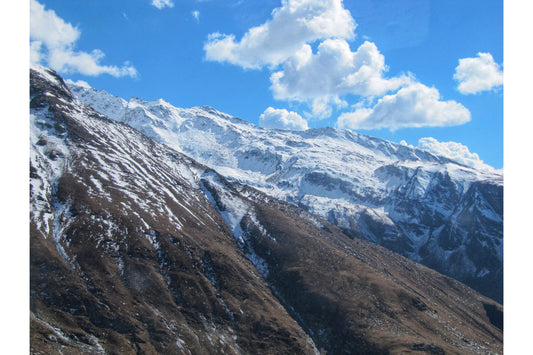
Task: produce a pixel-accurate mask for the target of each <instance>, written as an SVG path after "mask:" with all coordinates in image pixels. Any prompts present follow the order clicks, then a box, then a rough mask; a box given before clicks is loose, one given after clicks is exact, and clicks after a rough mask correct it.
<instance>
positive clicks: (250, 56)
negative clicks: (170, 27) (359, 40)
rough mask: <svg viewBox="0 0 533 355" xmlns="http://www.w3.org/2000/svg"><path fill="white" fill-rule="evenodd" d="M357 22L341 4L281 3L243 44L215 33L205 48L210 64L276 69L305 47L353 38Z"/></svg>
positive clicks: (314, 0) (331, 0) (335, 0)
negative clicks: (335, 39) (276, 66)
mask: <svg viewBox="0 0 533 355" xmlns="http://www.w3.org/2000/svg"><path fill="white" fill-rule="evenodd" d="M355 26H356V24H355V21H354V19H353V18H352V16H351V15H350V12H349V11H348V10H346V9H345V8H344V7H343V4H342V0H282V4H281V7H279V8H276V9H274V11H272V17H271V19H270V20H268V21H267V22H265V23H264V24H262V25H260V26H256V27H253V28H251V29H249V30H248V31H247V32H246V33H245V34H244V36H243V37H242V38H241V39H240V40H236V38H235V36H234V35H226V34H220V33H213V34H211V35H209V37H208V39H207V42H206V43H205V45H204V50H205V55H206V59H207V60H212V61H219V62H228V63H232V64H235V65H239V66H241V67H243V68H249V69H250V68H261V67H263V66H265V65H267V66H275V65H278V64H280V63H282V62H284V61H285V60H287V59H288V58H290V57H292V56H293V55H294V54H295V53H296V52H298V51H300V50H301V49H302V46H304V45H305V44H306V43H309V42H313V41H316V40H319V39H325V38H332V37H336V38H346V39H349V38H353V36H354V30H355Z"/></svg>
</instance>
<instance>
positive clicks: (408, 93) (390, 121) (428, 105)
mask: <svg viewBox="0 0 533 355" xmlns="http://www.w3.org/2000/svg"><path fill="white" fill-rule="evenodd" d="M468 121H470V111H468V109H466V108H465V107H464V106H463V105H461V104H459V103H457V102H455V101H441V100H440V94H439V92H438V90H437V89H435V88H430V87H427V86H425V85H423V84H421V83H415V82H413V83H411V84H409V85H408V86H405V87H403V88H401V89H400V90H398V92H396V93H395V94H392V95H386V96H384V97H382V98H381V99H379V100H378V102H377V103H376V105H374V107H372V108H364V107H363V108H359V109H357V110H355V111H354V112H350V113H344V114H342V115H341V116H340V117H339V118H338V120H337V126H338V127H340V128H351V129H379V128H388V129H390V130H396V129H398V128H404V127H442V126H455V125H460V124H464V123H466V122H468Z"/></svg>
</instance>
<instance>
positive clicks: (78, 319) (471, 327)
mask: <svg viewBox="0 0 533 355" xmlns="http://www.w3.org/2000/svg"><path fill="white" fill-rule="evenodd" d="M136 102H139V101H138V100H137V101H136ZM128 105H129V104H128ZM143 106H144V104H143ZM143 110H144V109H143ZM170 110H172V108H170ZM197 112H207V111H206V110H205V109H197ZM212 114H213V115H216V116H217V117H221V118H223V120H222V122H227V124H228V125H229V123H231V124H235V125H236V124H238V125H240V126H242V127H248V128H250V129H255V128H254V127H253V126H251V125H247V124H244V123H243V122H240V121H238V120H236V119H233V118H230V117H228V116H223V115H220V114H218V113H216V112H215V113H212ZM204 115H207V113H204ZM195 117H197V116H195ZM30 121H31V124H30V129H31V132H30V133H31V134H30V146H31V149H30V152H31V155H30V207H31V210H30V310H31V313H30V317H31V318H30V329H31V332H30V347H31V352H32V353H36V354H38V353H46V354H49V353H64V354H80V353H83V354H141V353H144V354H257V353H261V354H280V353H284V354H325V353H328V354H332V353H333V354H341V353H350V354H370V353H375V354H382V353H408V352H426V353H432V354H444V353H461V354H463V353H464V354H485V353H501V352H502V339H503V336H502V335H503V334H502V330H501V329H502V306H501V305H499V304H498V303H496V302H494V301H493V300H490V299H488V298H486V297H484V296H482V295H480V294H479V293H477V292H476V291H474V290H473V289H471V288H469V287H467V286H465V285H464V284H462V283H460V282H458V281H455V280H453V279H450V278H448V277H446V276H443V275H441V274H439V273H437V272H435V271H433V270H431V269H429V268H427V267H424V266H422V265H420V264H417V263H415V262H413V261H411V260H409V259H407V258H404V257H402V256H400V255H399V254H396V253H393V252H391V251H389V250H387V249H385V248H382V247H380V246H378V245H376V244H374V243H370V242H367V241H364V240H360V239H357V238H355V239H351V238H349V237H348V236H347V235H346V234H345V232H343V231H342V230H340V229H339V228H338V227H336V226H335V225H333V224H331V223H329V222H328V221H327V220H324V219H321V218H320V217H317V216H316V215H314V214H312V213H309V212H308V211H306V210H304V209H302V208H300V207H298V206H297V205H295V204H293V203H287V202H284V201H281V200H278V199H275V198H273V197H272V196H269V195H268V194H265V193H263V192H261V191H259V190H257V189H254V188H253V187H250V186H247V185H244V184H238V183H235V182H232V181H228V180H227V179H226V178H224V177H223V176H222V175H220V174H218V173H217V172H216V171H215V170H213V169H211V168H209V167H208V166H205V165H202V164H200V163H198V162H196V161H195V160H193V159H192V158H190V157H188V156H186V155H184V154H182V153H180V152H178V151H176V150H174V149H172V148H170V147H169V146H167V145H165V144H162V143H159V142H156V141H154V140H152V139H151V138H149V137H148V136H147V135H145V134H142V133H140V132H139V131H137V130H135V129H134V128H132V127H130V126H128V125H126V124H124V123H121V122H116V121H114V120H112V119H109V118H108V117H106V116H104V115H102V114H100V113H98V112H96V111H95V110H93V109H92V108H90V107H89V106H86V105H84V104H83V103H82V102H80V101H79V100H77V99H75V98H74V96H73V95H72V93H71V92H70V91H69V89H68V87H67V86H66V85H65V83H64V82H63V80H62V79H61V78H60V77H59V76H58V75H57V74H55V73H54V72H53V71H51V70H49V69H46V68H42V67H33V68H32V70H31V77H30ZM240 126H239V127H240ZM154 129H160V128H158V127H155V128H154ZM154 132H156V130H154ZM308 133H309V132H308ZM218 153H220V152H218ZM295 164H296V162H295ZM238 169H240V168H238ZM287 178H288V177H287ZM265 186H268V182H265ZM480 190H481V188H480ZM280 191H283V189H281V188H280ZM476 191H478V190H476ZM475 194H478V193H477V192H476V193H475ZM465 208H466V207H465ZM455 218H456V219H457V220H460V219H461V218H464V217H463V216H462V215H460V214H457V215H456V217H455ZM354 223H355V222H354ZM354 225H355V224H354Z"/></svg>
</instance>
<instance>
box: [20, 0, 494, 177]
mask: <svg viewBox="0 0 533 355" xmlns="http://www.w3.org/2000/svg"><path fill="white" fill-rule="evenodd" d="M43 6H44V7H43ZM30 8H31V17H30V24H31V26H30V39H31V42H30V43H31V49H32V61H33V62H36V63H40V64H42V65H45V66H49V67H52V68H53V69H56V70H57V71H58V72H59V73H60V74H61V75H62V76H63V77H65V78H70V79H72V80H74V81H77V80H83V81H86V82H88V83H89V84H90V85H91V86H92V87H94V88H96V89H103V90H106V91H108V92H111V93H112V94H115V95H118V96H121V97H123V98H125V99H128V98H130V97H131V96H136V97H141V98H143V99H145V100H154V99H158V98H164V99H165V100H167V101H169V102H170V103H172V104H173V105H175V106H179V107H192V106H201V105H210V106H213V107H215V108H216V109H218V110H220V111H223V112H226V113H229V114H231V115H233V116H237V117H240V118H243V119H246V120H248V121H250V122H252V123H255V124H260V125H262V126H266V127H279V128H292V129H304V128H306V127H309V128H316V127H324V126H333V127H339V128H348V129H353V130H355V131H357V132H360V133H364V134H369V135H372V136H376V137H380V138H384V139H388V140H391V141H395V142H402V141H403V142H404V144H409V145H413V146H420V147H423V148H425V149H429V150H432V151H434V152H438V153H441V154H444V155H448V156H451V157H454V158H456V159H459V160H461V161H463V162H465V163H466V164H469V165H472V166H477V167H480V166H484V165H482V163H481V160H482V161H483V162H484V163H486V164H488V165H490V166H492V167H494V168H496V169H501V168H502V167H503V85H502V80H503V74H502V71H503V1H501V0H500V1H494V0H488V1H487V0H484V1H477V0H469V1H456V0H442V1H429V0H372V1H355V0H344V1H340V0H321V1H318V0H286V1H285V0H284V1H281V0H263V1H255V0H202V1H200V0H158V1H156V0H131V1H127V2H124V1H109V0H92V1H82V0H72V1H62V0H32V1H31V2H30ZM52 11H53V12H52ZM460 60H461V62H460ZM460 63H461V64H460ZM476 154H477V155H476Z"/></svg>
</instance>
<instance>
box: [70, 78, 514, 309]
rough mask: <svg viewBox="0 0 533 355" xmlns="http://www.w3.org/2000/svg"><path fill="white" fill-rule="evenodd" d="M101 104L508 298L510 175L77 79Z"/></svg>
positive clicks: (207, 160)
mask: <svg viewBox="0 0 533 355" xmlns="http://www.w3.org/2000/svg"><path fill="white" fill-rule="evenodd" d="M70 89H71V90H72V93H73V94H74V95H75V96H76V97H77V98H78V99H79V100H80V101H82V102H83V103H85V104H87V105H89V106H91V107H93V108H94V109H95V110H96V111H98V112H100V113H102V114H104V115H106V116H108V117H110V118H112V119H114V120H116V121H118V122H123V123H126V124H128V125H130V126H131V127H133V128H135V129H137V130H139V131H140V132H142V133H144V134H145V135H147V136H148V137H150V138H152V139H154V140H156V141H158V142H162V143H164V144H166V145H168V146H169V147H172V148H173V149H175V150H177V151H179V152H182V153H183V154H186V155H187V156H189V157H191V158H193V159H195V160H196V161H198V162H200V163H202V164H205V165H207V166H209V167H210V168H212V169H214V170H216V171H217V172H219V173H220V174H222V175H223V176H224V177H226V178H227V179H228V180H230V181H234V182H239V183H243V184H246V185H248V186H252V187H254V188H256V189H258V190H260V191H262V192H264V193H266V194H268V195H269V196H272V197H274V198H276V199H280V200H284V201H287V202H289V203H292V204H295V205H298V206H300V207H302V208H304V209H305V210H307V211H309V212H312V213H314V214H316V215H318V216H320V217H322V218H324V219H326V220H328V221H329V222H331V223H333V224H335V225H336V226H338V227H339V228H341V229H342V230H343V231H345V233H346V234H348V235H350V236H352V237H356V238H360V239H365V240H369V241H372V242H374V243H377V244H380V245H382V246H385V247H386V248H389V249H390V250H393V251H395V252H398V253H400V254H402V255H404V256H406V257H408V258H410V259H412V260H414V261H417V262H420V263H422V264H424V265H427V266H429V267H431V268H433V269H435V270H437V271H439V272H441V273H443V274H445V275H448V276H451V277H453V278H455V279H457V280H460V281H462V282H464V283H466V284H467V285H469V286H471V287H473V288H474V289H476V290H478V291H479V292H481V293H483V294H484V295H486V296H488V297H491V298H493V299H495V300H497V301H498V302H500V303H501V302H503V252H502V251H503V175H502V173H501V172H498V171H495V170H490V169H485V170H481V171H480V170H476V169H474V168H470V167H467V166H464V165H462V164H460V163H458V162H456V161H453V160H450V159H448V158H445V157H441V156H437V155H434V154H432V153H430V152H427V151H424V150H420V149H415V148H412V147H409V146H405V145H401V144H396V143H392V142H388V141H384V140H381V139H377V138H373V137H369V136H365V135H362V134H358V133H355V132H353V131H350V130H339V129H334V128H321V129H311V130H307V131H303V132H298V131H286V130H272V129H264V128H261V127H257V126H255V125H253V124H250V123H248V122H247V121H244V120H241V119H238V118H234V117H231V116H230V115H227V114H224V113H221V112H218V111H216V110H215V109H213V108H210V107H198V108H191V109H182V108H176V107H174V106H172V105H171V104H169V103H168V102H166V101H164V100H162V99H159V100H156V101H152V102H146V101H143V100H142V99H138V98H131V99H130V100H129V101H126V100H124V99H122V98H119V97H116V96H113V95H111V94H109V93H107V92H105V91H98V90H95V89H92V88H89V87H86V86H80V85H76V84H75V83H70Z"/></svg>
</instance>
